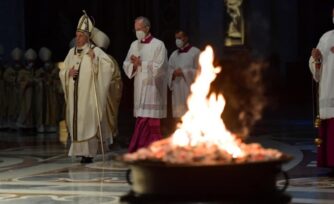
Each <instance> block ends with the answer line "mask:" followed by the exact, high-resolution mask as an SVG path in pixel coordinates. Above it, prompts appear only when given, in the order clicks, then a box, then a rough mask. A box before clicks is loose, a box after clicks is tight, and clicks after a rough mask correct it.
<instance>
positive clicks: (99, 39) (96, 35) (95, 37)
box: [91, 28, 110, 50]
mask: <svg viewBox="0 0 334 204" xmlns="http://www.w3.org/2000/svg"><path fill="white" fill-rule="evenodd" d="M91 40H92V41H93V42H94V44H95V45H96V46H98V47H100V48H103V49H105V50H106V49H108V47H109V44H110V39H109V37H108V36H107V35H106V34H105V33H104V32H102V31H101V30H99V29H98V28H94V29H93V30H92V34H91Z"/></svg>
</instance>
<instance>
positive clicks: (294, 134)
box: [0, 119, 334, 204]
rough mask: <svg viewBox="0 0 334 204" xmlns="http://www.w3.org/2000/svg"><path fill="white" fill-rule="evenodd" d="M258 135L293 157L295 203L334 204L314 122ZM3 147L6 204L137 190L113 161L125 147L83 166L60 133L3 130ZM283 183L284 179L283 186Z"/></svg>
mask: <svg viewBox="0 0 334 204" xmlns="http://www.w3.org/2000/svg"><path fill="white" fill-rule="evenodd" d="M253 132H254V133H253V135H251V140H252V141H254V142H259V143H261V144H262V145H263V146H265V147H273V148H276V149H279V150H281V151H283V152H285V153H287V154H290V155H292V156H293V158H294V159H293V160H292V161H290V162H289V163H287V164H285V165H284V166H283V169H284V170H285V171H287V172H288V175H289V177H290V185H289V187H288V189H287V194H288V195H290V196H291V197H292V199H291V203H295V204H297V203H298V204H299V203H300V204H301V203H318V204H320V203H323V204H327V203H328V204H329V203H334V177H330V170H329V169H324V168H317V167H316V162H315V156H316V151H315V150H316V149H315V145H314V142H313V141H314V137H315V135H316V132H315V129H314V128H313V127H312V121H310V120H304V119H301V120H298V119H296V120H277V121H275V120H270V121H267V122H265V123H259V125H257V126H256V128H255V130H254V131H253ZM121 136H122V135H120V137H121ZM0 144H1V145H0V204H2V203H15V204H28V203H50V204H61V203H80V204H92V203H97V204H114V203H123V202H120V197H121V196H123V195H125V194H127V193H128V192H129V191H130V190H131V186H130V185H128V184H127V183H126V179H125V171H126V170H127V167H126V166H123V165H121V164H118V163H115V162H113V161H112V160H111V159H110V158H111V157H112V155H113V154H120V153H123V152H125V151H126V148H125V147H124V146H123V147H120V148H114V149H113V151H112V152H111V153H109V154H107V156H106V158H107V159H106V161H105V162H102V158H101V156H99V157H97V158H95V162H94V163H92V164H89V165H82V164H80V163H79V159H78V158H70V157H67V156H66V153H67V148H66V147H65V146H64V145H62V144H61V143H60V142H58V136H57V134H35V133H26V132H24V131H21V132H17V131H1V132H0ZM283 185H284V181H283V180H281V179H280V178H278V181H277V186H278V187H281V186H283ZM140 203H147V202H140ZM157 203H166V202H162V201H161V202H157ZM171 203H173V202H171ZM181 203H182V202H181ZM195 203H208V202H195ZM216 203H217V202H216ZM218 203H220V202H218ZM231 203H235V202H231Z"/></svg>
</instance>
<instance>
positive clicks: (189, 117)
mask: <svg viewBox="0 0 334 204" xmlns="http://www.w3.org/2000/svg"><path fill="white" fill-rule="evenodd" d="M199 63H200V66H201V72H200V74H199V75H198V76H197V78H196V80H195V82H194V83H193V84H192V85H191V94H190V96H189V98H188V108H189V110H188V112H186V113H185V115H184V116H183V117H182V120H181V121H182V122H181V123H180V124H179V127H178V129H177V130H176V131H175V132H174V133H173V135H172V144H173V145H174V146H181V147H185V146H196V145H199V144H206V145H217V146H218V147H219V148H220V149H222V150H225V151H226V152H228V153H229V154H230V155H232V156H233V157H234V158H238V157H242V156H243V155H245V153H244V152H243V151H242V149H241V148H240V147H239V145H238V140H237V138H236V136H235V135H233V134H232V133H231V132H229V131H228V130H227V129H226V127H225V124H224V122H223V120H222V119H221V114H222V112H223V110H224V106H225V99H224V97H223V95H222V94H219V95H218V96H217V95H216V94H214V93H213V94H211V95H210V96H209V98H207V95H208V93H209V90H210V84H211V82H212V81H213V80H214V79H215V78H216V76H217V74H218V73H219V72H220V71H221V67H214V66H213V50H212V48H211V47H210V46H207V47H206V48H205V50H204V51H203V52H202V53H201V55H200V57H199Z"/></svg>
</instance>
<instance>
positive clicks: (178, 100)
mask: <svg viewBox="0 0 334 204" xmlns="http://www.w3.org/2000/svg"><path fill="white" fill-rule="evenodd" d="M199 54H200V50H199V49H198V48H196V47H191V48H190V49H189V50H188V51H187V52H179V50H175V51H174V52H173V53H172V55H171V56H170V58H169V66H168V86H169V88H170V90H171V91H172V110H173V117H174V118H180V117H182V116H183V114H185V113H186V111H187V110H188V108H187V98H188V96H189V94H190V86H191V84H192V83H193V81H194V79H195V75H196V69H197V67H198V56H199ZM177 68H181V70H182V73H183V76H181V77H176V78H175V79H174V80H172V77H173V72H174V71H175V69H177Z"/></svg>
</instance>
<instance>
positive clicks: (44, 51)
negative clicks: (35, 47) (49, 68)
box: [38, 47, 52, 62]
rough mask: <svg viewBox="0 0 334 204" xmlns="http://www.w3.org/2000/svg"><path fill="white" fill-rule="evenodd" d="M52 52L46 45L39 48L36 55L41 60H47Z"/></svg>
mask: <svg viewBox="0 0 334 204" xmlns="http://www.w3.org/2000/svg"><path fill="white" fill-rule="evenodd" d="M51 55H52V52H51V50H50V49H49V48H47V47H42V48H41V49H39V52H38V56H39V58H40V59H41V60H42V61H43V62H47V61H49V60H50V59H51Z"/></svg>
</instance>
